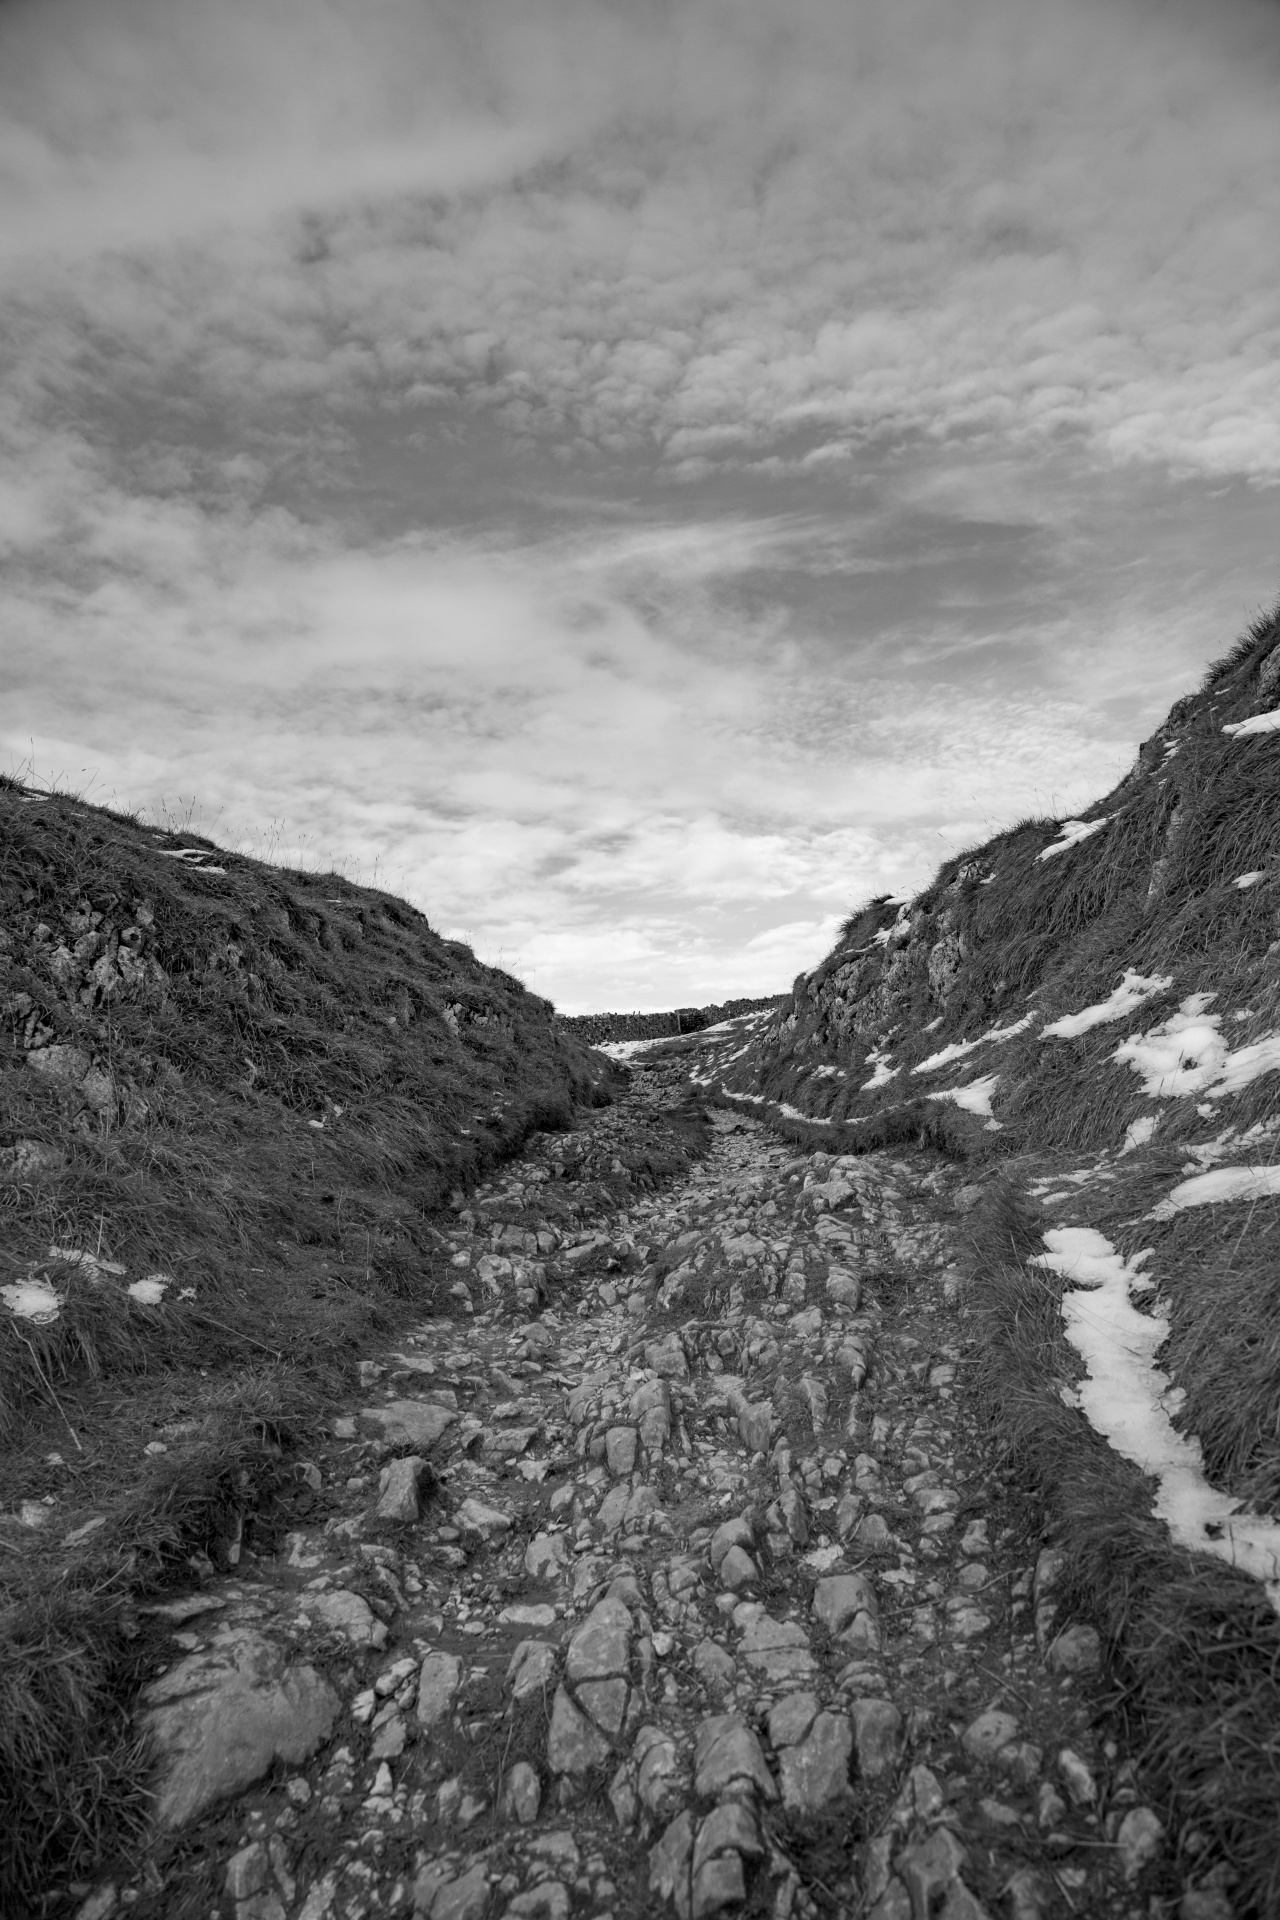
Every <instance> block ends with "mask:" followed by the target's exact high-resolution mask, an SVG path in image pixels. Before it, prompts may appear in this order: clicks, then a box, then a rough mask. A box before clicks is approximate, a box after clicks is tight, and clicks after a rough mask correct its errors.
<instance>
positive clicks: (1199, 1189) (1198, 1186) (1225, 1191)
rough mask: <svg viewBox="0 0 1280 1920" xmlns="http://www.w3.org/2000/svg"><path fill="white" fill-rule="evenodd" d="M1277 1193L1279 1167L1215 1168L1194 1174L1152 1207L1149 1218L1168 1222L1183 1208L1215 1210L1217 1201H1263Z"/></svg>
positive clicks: (1279, 1190) (1279, 1188)
mask: <svg viewBox="0 0 1280 1920" xmlns="http://www.w3.org/2000/svg"><path fill="white" fill-rule="evenodd" d="M1274 1193H1280V1167H1215V1168H1214V1169H1213V1170H1212V1172H1210V1173H1197V1174H1193V1175H1192V1177H1191V1179H1190V1180H1183V1181H1181V1182H1180V1184H1179V1185H1178V1186H1176V1187H1174V1188H1173V1190H1172V1192H1171V1193H1169V1194H1167V1195H1166V1197H1165V1198H1164V1199H1163V1200H1162V1201H1161V1202H1160V1204H1159V1206H1157V1207H1153V1208H1152V1210H1151V1213H1150V1215H1149V1218H1150V1219H1152V1220H1169V1219H1171V1218H1172V1217H1173V1215H1174V1214H1175V1213H1181V1212H1182V1211H1183V1209H1184V1208H1185V1207H1208V1206H1214V1205H1216V1203H1217V1202H1218V1201H1219V1200H1265V1199H1266V1198H1267V1196H1268V1195H1269V1194H1274Z"/></svg>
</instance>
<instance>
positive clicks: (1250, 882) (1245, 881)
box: [1231, 867, 1267, 893]
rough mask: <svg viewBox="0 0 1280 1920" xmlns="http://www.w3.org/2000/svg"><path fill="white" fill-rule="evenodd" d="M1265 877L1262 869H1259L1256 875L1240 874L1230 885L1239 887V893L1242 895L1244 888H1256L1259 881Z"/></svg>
mask: <svg viewBox="0 0 1280 1920" xmlns="http://www.w3.org/2000/svg"><path fill="white" fill-rule="evenodd" d="M1266 877H1267V876H1266V872H1265V871H1264V869H1263V868H1261V867H1259V868H1258V871H1257V872H1256V873H1242V874H1241V875H1240V876H1239V878H1238V879H1236V880H1233V881H1232V883H1231V884H1232V885H1233V886H1236V887H1239V889H1240V891H1241V892H1242V893H1243V892H1244V889H1245V888H1246V887H1256V886H1257V884H1258V882H1259V880H1265V879H1266Z"/></svg>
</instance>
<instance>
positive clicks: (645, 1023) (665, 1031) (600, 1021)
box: [560, 993, 790, 1047]
mask: <svg viewBox="0 0 1280 1920" xmlns="http://www.w3.org/2000/svg"><path fill="white" fill-rule="evenodd" d="M789 997H790V996H789V995H788V994H785V993H771V994H768V995H766V997H765V998H764V999H763V1000H726V1001H724V1002H723V1004H722V1005H720V1006H713V1007H674V1008H672V1010H671V1012H670V1013H574V1014H565V1015H562V1016H561V1019H560V1025H561V1026H562V1027H564V1028H565V1029H566V1030H567V1031H568V1032H569V1033H572V1034H574V1035H575V1036H576V1037H577V1038H578V1039H579V1040H585V1041H586V1042H587V1043H588V1045H590V1046H593V1047H597V1046H600V1045H601V1043H602V1042H603V1041H605V1040H665V1039H667V1038H669V1037H671V1036H672V1035H674V1034H680V1033H698V1032H700V1031H701V1030H702V1028H703V1027H714V1026H715V1024H716V1022H717V1021H719V1020H732V1019H733V1018H734V1016H735V1015H737V1014H739V1013H758V1012H759V1011H760V1010H761V1008H764V1007H777V1006H781V1004H782V1002H783V1001H784V1000H786V999H788V998H789Z"/></svg>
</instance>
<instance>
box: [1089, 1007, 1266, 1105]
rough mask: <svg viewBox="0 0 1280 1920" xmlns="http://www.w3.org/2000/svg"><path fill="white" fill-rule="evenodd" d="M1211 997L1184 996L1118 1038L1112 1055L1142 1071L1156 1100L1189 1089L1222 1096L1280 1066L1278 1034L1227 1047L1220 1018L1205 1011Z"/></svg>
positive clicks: (1146, 1087) (1214, 1097) (1172, 1097)
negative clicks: (1153, 1021) (1145, 1026)
mask: <svg viewBox="0 0 1280 1920" xmlns="http://www.w3.org/2000/svg"><path fill="white" fill-rule="evenodd" d="M1213 998H1214V995H1213V994H1211V993H1193V994H1190V995H1188V997H1187V998H1186V999H1185V1000H1184V1001H1183V1002H1182V1005H1181V1007H1180V1008H1179V1009H1178V1011H1177V1013H1174V1014H1170V1016H1169V1018H1168V1019H1167V1020H1164V1021H1162V1022H1161V1024H1160V1025H1159V1026H1158V1027H1152V1028H1151V1030H1150V1032H1149V1033H1135V1034H1133V1035H1132V1036H1131V1037H1130V1038H1129V1039H1128V1040H1122V1041H1121V1042H1120V1045H1119V1046H1118V1047H1117V1048H1116V1050H1115V1052H1114V1053H1113V1054H1112V1056H1111V1057H1112V1059H1113V1060H1120V1061H1123V1062H1124V1063H1125V1064H1126V1065H1127V1066H1130V1067H1132V1068H1133V1070H1134V1072H1135V1073H1138V1074H1141V1076H1142V1083H1143V1088H1144V1090H1145V1091H1146V1092H1147V1093H1148V1094H1149V1095H1150V1096H1151V1098H1152V1099H1154V1100H1177V1099H1179V1098H1180V1097H1181V1096H1182V1095H1183V1094H1188V1093H1202V1094H1204V1095H1205V1096H1206V1097H1207V1098H1208V1099H1210V1100H1220V1099H1221V1098H1222V1096H1223V1095H1224V1094H1227V1093H1238V1092H1239V1091H1240V1089H1241V1087H1247V1086H1248V1085H1249V1082H1250V1081H1251V1080H1256V1079H1257V1078H1258V1076H1259V1074H1263V1073H1270V1072H1271V1071H1272V1070H1273V1069H1274V1068H1277V1067H1280V1033H1269V1034H1264V1036H1263V1037H1262V1039H1261V1040H1254V1041H1253V1042H1252V1043H1251V1044H1250V1045H1249V1046H1247V1047H1237V1048H1236V1049H1235V1051H1234V1052H1231V1051H1229V1050H1228V1047H1227V1043H1226V1041H1225V1040H1224V1039H1223V1037H1222V1034H1221V1032H1220V1031H1219V1029H1220V1028H1221V1025H1222V1020H1221V1017H1220V1016H1219V1015H1218V1014H1216V1013H1206V1012H1205V1008H1206V1007H1207V1006H1208V1004H1209V1002H1210V1001H1211V1000H1212V999H1213Z"/></svg>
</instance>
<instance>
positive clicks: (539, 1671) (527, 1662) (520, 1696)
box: [507, 1640, 556, 1700]
mask: <svg viewBox="0 0 1280 1920" xmlns="http://www.w3.org/2000/svg"><path fill="white" fill-rule="evenodd" d="M555 1673H556V1650H555V1648H554V1647H553V1646H552V1645H551V1643H550V1641H547V1640H521V1641H520V1643H519V1645H518V1646H517V1647H516V1649H515V1651H514V1653H513V1654H512V1656H511V1661H510V1664H509V1665H508V1667H507V1685H508V1686H509V1687H510V1689H511V1697H512V1699H513V1700H526V1699H528V1697H529V1695H530V1694H533V1693H543V1692H545V1691H546V1689H547V1688H548V1687H549V1686H550V1685H551V1682H552V1681H553V1680H554V1679H555Z"/></svg>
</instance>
